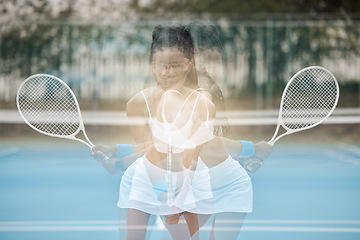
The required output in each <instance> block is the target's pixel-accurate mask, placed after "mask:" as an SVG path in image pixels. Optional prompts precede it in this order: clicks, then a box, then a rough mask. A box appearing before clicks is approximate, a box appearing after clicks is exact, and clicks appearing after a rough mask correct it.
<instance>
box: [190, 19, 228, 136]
mask: <svg viewBox="0 0 360 240" xmlns="http://www.w3.org/2000/svg"><path fill="white" fill-rule="evenodd" d="M188 29H189V31H190V33H191V35H192V37H193V41H194V45H195V49H196V51H198V52H201V51H205V50H215V51H218V52H219V53H220V54H221V55H222V52H223V48H222V44H221V40H220V37H219V33H218V30H217V27H216V26H215V25H212V24H205V23H202V22H198V21H196V22H192V23H190V24H189V25H188ZM202 76H203V79H204V80H206V81H207V84H206V86H211V88H210V89H207V91H208V92H209V93H210V95H211V97H212V102H213V103H214V104H215V106H216V109H217V110H221V111H225V99H224V95H223V93H222V91H221V88H220V87H219V85H218V84H217V83H216V81H217V80H218V79H213V78H212V77H211V76H210V74H209V73H208V72H207V71H206V69H205V72H202ZM219 121H220V124H219V126H216V127H215V129H214V134H215V135H217V136H220V135H225V134H226V133H227V132H228V131H229V128H230V126H229V123H228V121H227V118H226V117H223V118H221V119H219Z"/></svg>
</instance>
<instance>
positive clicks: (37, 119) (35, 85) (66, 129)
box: [16, 74, 106, 160]
mask: <svg viewBox="0 0 360 240" xmlns="http://www.w3.org/2000/svg"><path fill="white" fill-rule="evenodd" d="M16 104H17V108H18V110H19V113H20V115H21V117H22V118H23V119H24V121H25V123H26V124H27V125H29V126H30V127H31V128H33V129H34V130H35V131H37V132H40V133H42V134H45V135H48V136H51V137H58V138H65V139H70V140H76V141H79V142H81V143H83V144H85V145H86V146H88V147H89V148H90V149H91V148H92V147H93V146H94V144H93V143H92V142H91V141H90V139H89V138H88V136H87V134H86V132H85V127H84V123H83V120H82V116H81V112H80V107H79V103H78V101H77V99H76V96H75V94H74V93H73V91H72V90H71V89H70V87H69V86H68V85H67V84H66V83H65V82H63V81H62V80H60V79H59V78H57V77H55V76H51V75H48V74H36V75H32V76H30V77H28V78H27V79H25V80H24V82H23V83H22V84H21V85H20V87H19V89H18V92H17V95H16ZM80 131H82V133H83V135H84V138H85V140H86V141H84V140H83V139H80V138H79V137H76V136H77V135H78V134H79V133H80ZM105 160H106V159H105Z"/></svg>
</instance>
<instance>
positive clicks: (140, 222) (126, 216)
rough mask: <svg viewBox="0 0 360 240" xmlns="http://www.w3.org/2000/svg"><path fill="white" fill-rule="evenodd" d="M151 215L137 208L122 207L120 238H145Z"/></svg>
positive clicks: (135, 239)
mask: <svg viewBox="0 0 360 240" xmlns="http://www.w3.org/2000/svg"><path fill="white" fill-rule="evenodd" d="M149 217H150V214H148V213H145V212H142V211H139V210H136V209H120V240H125V239H126V240H133V239H134V240H139V239H144V240H145V239H146V231H147V226H148V223H149Z"/></svg>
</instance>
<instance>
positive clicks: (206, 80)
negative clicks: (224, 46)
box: [93, 26, 252, 239]
mask: <svg viewBox="0 0 360 240" xmlns="http://www.w3.org/2000/svg"><path fill="white" fill-rule="evenodd" d="M198 49H199V48H198ZM208 50H211V51H212V50H213V49H208ZM215 50H216V49H215ZM150 59H151V61H152V69H153V75H154V77H155V79H156V81H157V83H158V85H157V86H155V87H151V88H147V89H145V90H143V91H141V92H140V93H138V94H136V95H135V96H134V97H133V98H132V99H130V101H129V102H128V104H127V114H128V116H129V117H144V116H146V118H148V121H147V123H146V124H144V125H142V126H134V127H132V130H133V135H134V138H135V140H136V142H137V147H138V148H139V150H140V152H142V153H145V155H144V156H142V157H140V158H138V159H137V160H136V161H135V162H134V163H133V164H131V165H130V167H129V168H128V169H127V170H126V172H125V173H124V176H123V178H122V181H121V185H120V199H119V203H118V206H119V207H120V209H121V210H120V215H121V217H120V218H121V219H127V225H126V226H124V228H126V229H127V239H144V238H145V236H146V227H141V226H147V224H148V223H149V219H151V216H154V215H165V216H166V217H165V218H163V219H164V221H165V226H166V227H167V228H168V229H169V232H170V233H171V235H172V236H173V238H174V239H176V238H178V239H186V238H190V236H192V237H193V239H195V238H196V237H198V235H197V234H198V230H199V228H200V227H201V226H202V225H203V224H204V223H205V222H206V220H207V219H208V218H209V217H210V215H212V214H216V218H217V219H219V218H221V217H222V216H224V215H226V216H228V215H233V216H234V215H235V217H236V218H237V219H238V220H242V219H244V217H245V215H246V212H250V211H251V210H252V188H251V181H250V178H249V177H248V176H247V174H246V172H245V171H244V169H243V168H242V167H241V166H240V165H239V164H238V163H237V162H236V161H235V160H233V159H232V158H231V157H230V156H229V154H228V152H229V151H232V150H235V152H234V154H236V155H239V154H240V153H241V150H244V147H243V144H242V143H239V142H230V144H233V145H234V147H232V148H233V149H229V148H226V145H229V144H228V143H227V142H228V140H226V141H225V140H224V138H222V137H221V136H222V133H223V132H224V129H225V128H222V127H220V128H219V127H218V128H216V129H217V130H216V131H215V133H217V135H218V137H216V138H215V137H214V135H213V134H212V132H213V124H214V118H215V105H214V104H213V102H217V101H216V100H217V99H219V98H216V96H221V91H220V89H219V88H215V89H216V91H215V93H220V95H216V94H214V91H213V90H214V86H215V87H216V83H215V82H214V81H210V80H211V79H212V78H211V76H210V75H209V74H208V73H207V72H206V69H199V68H198V72H199V77H200V78H201V81H200V82H201V83H202V86H204V87H205V88H208V89H209V91H207V90H206V89H204V88H199V85H198V78H197V72H196V65H195V61H194V45H193V41H192V37H191V35H190V33H189V31H188V30H187V29H186V28H185V27H183V26H168V27H164V26H158V27H156V28H155V29H154V31H153V42H152V45H151V57H150ZM209 92H210V93H211V94H209ZM220 100H221V99H220ZM220 103H221V101H220ZM115 149H116V148H114V147H113V148H107V147H105V146H101V145H98V146H96V147H95V148H94V149H93V150H94V153H95V152H96V151H97V150H100V151H102V152H104V153H106V154H108V155H115V152H116V150H115ZM200 154H201V158H199V155H200ZM169 157H170V158H171V162H172V164H171V165H172V166H171V169H168V167H169V166H168V165H169V164H168V163H169V162H170V161H169ZM205 163H206V164H205ZM209 167H210V169H209ZM169 175H170V176H169ZM234 179H235V181H234ZM170 180H173V181H172V182H175V184H170V185H171V186H169V182H170ZM229 182H233V183H235V184H233V185H231V186H230V185H228V183H229ZM189 199H190V200H189ZM236 201H241V204H239V202H238V204H236ZM234 203H235V204H234ZM239 205H240V207H239ZM126 210H127V211H126ZM180 215H181V216H182V217H183V218H184V219H185V221H186V224H179V219H180ZM238 223H240V226H238V225H239V224H238V225H237V226H236V227H238V228H239V230H240V228H241V223H242V222H241V221H238ZM217 224H218V222H216V221H214V222H213V226H214V230H213V235H214V236H215V235H216V234H217V231H216V229H217ZM123 233H124V231H122V233H121V235H122V236H123ZM179 234H180V235H179ZM236 236H237V234H236Z"/></svg>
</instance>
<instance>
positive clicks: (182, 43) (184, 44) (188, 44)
mask: <svg viewBox="0 0 360 240" xmlns="http://www.w3.org/2000/svg"><path fill="white" fill-rule="evenodd" d="M164 48H177V49H178V50H179V51H180V52H181V53H183V54H184V56H185V58H187V59H188V60H189V61H190V63H191V64H192V67H191V69H190V72H189V73H188V75H187V78H186V81H185V86H188V87H194V86H198V79H197V74H196V68H195V60H194V42H193V39H192V36H191V34H190V31H189V30H188V29H187V28H186V27H185V26H183V25H180V24H176V25H166V26H164V25H158V26H156V27H155V29H154V30H153V33H152V43H151V47H150V61H151V62H152V61H153V57H154V54H155V53H156V51H161V50H162V49H164Z"/></svg>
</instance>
